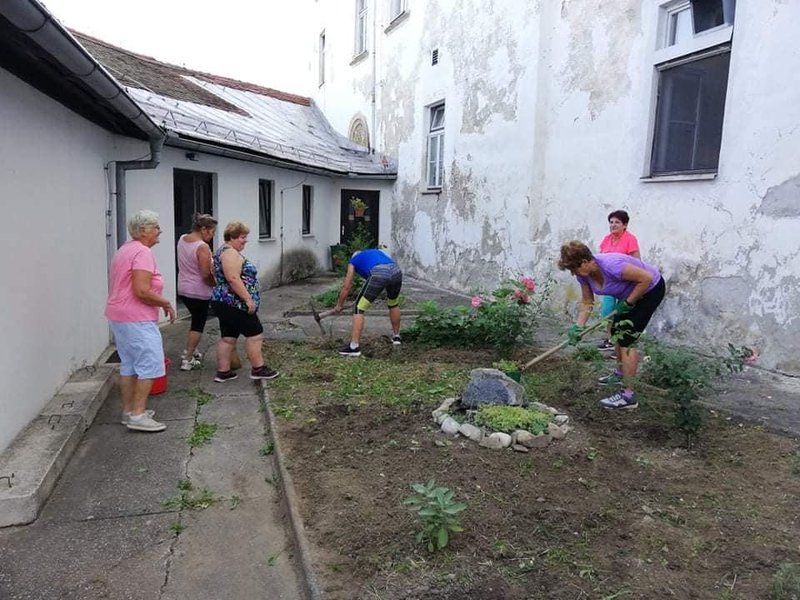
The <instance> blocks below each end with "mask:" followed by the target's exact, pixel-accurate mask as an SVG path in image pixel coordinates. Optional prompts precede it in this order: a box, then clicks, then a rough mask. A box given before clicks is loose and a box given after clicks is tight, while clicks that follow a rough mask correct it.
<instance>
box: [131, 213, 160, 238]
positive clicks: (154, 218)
mask: <svg viewBox="0 0 800 600" xmlns="http://www.w3.org/2000/svg"><path fill="white" fill-rule="evenodd" d="M153 225H158V213H157V212H153V211H152V210H146V209H145V210H140V211H138V212H136V213H134V214H133V216H131V218H130V219H128V233H130V234H131V237H132V238H133V239H134V240H136V239H138V238H139V236H140V235H141V234H142V231H144V230H145V229H147V228H148V227H152V226H153Z"/></svg>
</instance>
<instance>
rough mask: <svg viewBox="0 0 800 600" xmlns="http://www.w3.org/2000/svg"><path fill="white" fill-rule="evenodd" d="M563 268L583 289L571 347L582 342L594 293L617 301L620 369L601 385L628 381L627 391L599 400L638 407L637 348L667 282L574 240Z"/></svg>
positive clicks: (637, 263) (651, 270) (565, 250)
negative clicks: (636, 344) (634, 382)
mask: <svg viewBox="0 0 800 600" xmlns="http://www.w3.org/2000/svg"><path fill="white" fill-rule="evenodd" d="M558 268H559V269H561V270H562V271H569V272H570V273H572V274H573V275H575V276H576V278H577V280H578V283H580V285H581V305H580V310H579V311H578V318H577V320H576V322H575V325H573V326H572V327H571V328H570V330H569V333H568V335H569V338H570V343H572V344H577V343H578V341H579V340H580V333H581V332H582V331H583V329H584V326H585V325H586V321H588V320H589V316H590V315H591V313H592V309H593V307H594V296H595V294H598V295H604V296H612V297H614V298H616V299H617V302H616V305H615V306H614V311H615V312H614V315H613V317H612V323H611V335H612V340H613V341H614V345H615V351H616V354H617V369H616V370H615V371H614V372H613V373H611V374H609V375H606V376H605V377H601V378H600V383H605V384H616V383H620V382H622V383H623V389H622V390H621V391H619V392H616V393H614V394H612V395H611V396H609V397H608V398H603V399H602V400H601V401H600V405H601V406H603V407H604V408H610V409H627V408H636V407H637V406H639V403H638V401H637V400H636V394H635V393H634V391H633V379H634V377H636V371H637V369H638V367H639V353H638V351H637V350H636V348H635V346H634V344H635V343H636V340H637V339H638V338H639V335H640V334H641V333H642V332H643V331H644V328H645V327H646V326H647V324H648V323H649V322H650V318H651V317H652V316H653V313H654V312H655V311H656V309H657V308H658V305H659V304H661V301H662V300H663V299H664V290H665V286H664V278H663V277H662V276H661V273H659V272H658V269H656V268H655V267H653V266H652V265H649V264H647V263H645V262H643V261H641V260H639V259H638V258H634V257H633V256H628V255H625V254H615V253H608V254H597V255H595V254H592V251H591V250H590V249H589V247H588V246H587V245H586V244H584V243H583V242H579V241H577V240H573V241H571V242H567V243H566V244H564V245H563V246H561V259H560V260H559V261H558Z"/></svg>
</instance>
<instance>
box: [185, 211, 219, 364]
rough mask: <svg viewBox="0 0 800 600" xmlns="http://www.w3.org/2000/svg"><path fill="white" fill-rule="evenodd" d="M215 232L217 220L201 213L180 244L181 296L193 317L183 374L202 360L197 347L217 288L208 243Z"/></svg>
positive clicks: (187, 341)
mask: <svg viewBox="0 0 800 600" xmlns="http://www.w3.org/2000/svg"><path fill="white" fill-rule="evenodd" d="M216 230H217V220H216V219H215V218H214V217H212V216H211V215H207V214H199V213H198V214H195V215H194V217H192V231H191V232H190V233H187V234H184V235H182V236H181V237H180V239H179V240H178V248H177V256H178V295H179V297H180V299H181V301H182V302H183V303H184V305H185V306H186V308H188V309H189V314H191V315H192V322H191V325H189V335H188V336H187V338H186V349H185V350H184V351H183V354H182V355H181V371H191V370H192V369H194V368H195V367H199V366H200V361H201V360H202V358H203V355H202V354H200V352H198V351H197V345H198V344H199V343H200V337H201V336H202V335H203V329H205V326H206V320H207V319H208V301H209V300H210V299H211V288H212V287H214V284H215V282H214V273H213V272H212V267H211V262H212V260H211V248H209V246H208V243H209V242H210V241H211V240H212V239H213V238H214V232H215V231H216Z"/></svg>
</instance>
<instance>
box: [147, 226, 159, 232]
mask: <svg viewBox="0 0 800 600" xmlns="http://www.w3.org/2000/svg"><path fill="white" fill-rule="evenodd" d="M146 229H157V230H158V231H161V225H148V226H147V227H146Z"/></svg>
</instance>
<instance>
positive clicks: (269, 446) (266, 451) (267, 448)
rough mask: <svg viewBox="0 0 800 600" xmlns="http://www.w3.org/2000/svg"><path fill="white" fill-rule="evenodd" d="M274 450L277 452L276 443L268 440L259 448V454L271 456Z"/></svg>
mask: <svg viewBox="0 0 800 600" xmlns="http://www.w3.org/2000/svg"><path fill="white" fill-rule="evenodd" d="M273 452H275V444H273V443H272V442H267V443H266V444H264V445H263V446H261V448H259V449H258V454H259V455H260V456H269V455H270V454H272V453H273Z"/></svg>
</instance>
